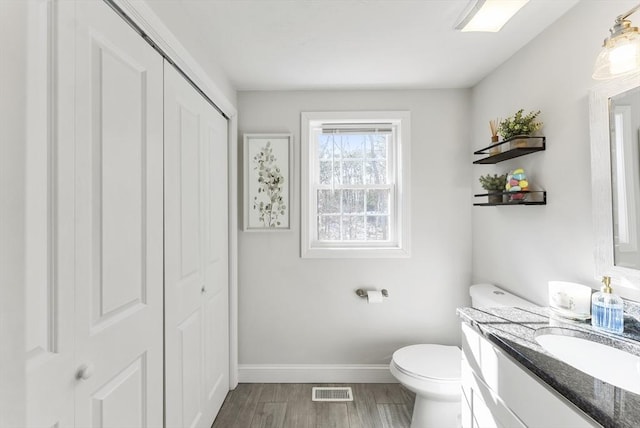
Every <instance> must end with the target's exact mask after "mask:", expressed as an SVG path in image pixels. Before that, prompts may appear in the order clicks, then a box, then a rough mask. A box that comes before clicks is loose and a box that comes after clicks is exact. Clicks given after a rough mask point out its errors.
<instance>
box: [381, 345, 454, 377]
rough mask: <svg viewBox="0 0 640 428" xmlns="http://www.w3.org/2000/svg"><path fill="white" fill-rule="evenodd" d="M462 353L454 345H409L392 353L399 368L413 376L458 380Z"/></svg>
mask: <svg viewBox="0 0 640 428" xmlns="http://www.w3.org/2000/svg"><path fill="white" fill-rule="evenodd" d="M461 361H462V353H461V352H460V349H459V348H458V347H456V346H445V345H433V344H428V345H411V346H407V347H404V348H401V349H398V350H397V351H396V352H394V353H393V362H394V363H395V365H396V367H398V368H399V369H400V370H402V371H404V372H406V373H408V374H411V375H415V376H420V377H426V378H430V379H439V380H460V364H461Z"/></svg>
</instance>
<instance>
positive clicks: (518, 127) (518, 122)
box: [498, 109, 542, 148]
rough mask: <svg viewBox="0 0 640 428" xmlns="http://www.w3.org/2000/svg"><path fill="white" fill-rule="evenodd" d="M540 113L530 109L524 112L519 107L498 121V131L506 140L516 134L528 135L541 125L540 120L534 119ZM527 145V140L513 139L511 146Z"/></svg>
mask: <svg viewBox="0 0 640 428" xmlns="http://www.w3.org/2000/svg"><path fill="white" fill-rule="evenodd" d="M539 114H540V110H538V111H530V112H529V113H527V114H524V109H520V110H518V111H517V112H516V114H514V115H513V116H511V117H508V118H506V119H504V120H503V121H501V122H500V125H499V126H498V133H499V134H500V135H501V136H502V138H503V140H508V139H510V138H514V137H517V136H521V135H522V136H529V135H531V134H533V133H534V132H535V131H537V130H538V129H540V128H541V127H542V122H539V121H536V118H537V117H538V115H539ZM523 145H524V146H525V147H526V145H527V140H526V139H524V140H514V141H512V144H511V148H514V147H522V146H523Z"/></svg>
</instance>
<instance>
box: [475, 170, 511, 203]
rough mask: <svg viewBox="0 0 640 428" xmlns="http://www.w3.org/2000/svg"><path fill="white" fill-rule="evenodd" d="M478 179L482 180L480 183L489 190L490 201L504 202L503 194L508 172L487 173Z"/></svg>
mask: <svg viewBox="0 0 640 428" xmlns="http://www.w3.org/2000/svg"><path fill="white" fill-rule="evenodd" d="M478 180H479V181H480V185H481V186H482V188H483V189H484V190H486V191H487V192H489V195H488V196H489V203H491V204H499V203H501V202H502V195H503V191H504V186H505V182H506V180H507V174H502V175H498V174H493V175H491V174H487V175H484V176H481V177H480V178H479V179H478Z"/></svg>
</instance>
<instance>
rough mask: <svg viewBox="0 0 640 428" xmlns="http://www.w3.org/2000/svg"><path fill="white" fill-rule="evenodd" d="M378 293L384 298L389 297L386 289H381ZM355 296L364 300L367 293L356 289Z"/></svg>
mask: <svg viewBox="0 0 640 428" xmlns="http://www.w3.org/2000/svg"><path fill="white" fill-rule="evenodd" d="M380 292H381V293H382V295H383V296H384V297H389V292H388V291H387V289H386V288H383V289H382V290H380ZM356 294H357V295H358V297H364V298H365V299H366V298H367V291H366V290H363V289H362V288H358V289H357V290H356Z"/></svg>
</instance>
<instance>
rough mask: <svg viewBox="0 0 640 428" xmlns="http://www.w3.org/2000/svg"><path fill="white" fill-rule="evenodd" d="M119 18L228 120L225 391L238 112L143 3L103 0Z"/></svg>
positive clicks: (234, 263) (233, 278)
mask: <svg viewBox="0 0 640 428" xmlns="http://www.w3.org/2000/svg"><path fill="white" fill-rule="evenodd" d="M103 1H105V2H106V3H107V4H109V5H110V6H112V7H113V8H114V9H115V10H116V12H118V13H119V14H120V15H122V16H123V19H125V20H126V21H128V22H129V23H130V24H132V25H134V26H137V27H138V29H137V30H142V31H143V32H144V34H145V38H146V39H150V40H151V41H153V44H154V45H155V46H156V47H157V49H158V50H159V51H160V52H161V53H162V54H163V56H165V57H168V58H169V59H170V60H171V61H172V62H173V63H174V64H175V66H176V67H177V68H179V69H180V70H181V71H182V72H183V73H184V74H185V75H186V76H187V77H188V78H189V79H190V80H191V81H192V83H193V84H194V85H195V86H196V89H198V90H200V91H201V92H203V94H204V95H205V96H207V97H208V98H209V100H211V101H212V103H213V104H214V107H216V108H217V109H218V110H219V111H220V112H221V113H222V114H223V115H224V116H226V117H227V118H228V121H227V123H228V133H227V134H228V141H227V145H228V147H227V148H228V150H227V152H228V170H229V177H228V180H229V186H228V190H229V213H228V214H229V389H235V387H236V386H237V385H238V147H237V141H238V111H237V110H236V108H235V106H234V105H233V103H232V102H231V101H230V100H229V99H228V98H227V97H226V96H225V95H224V93H223V92H222V91H221V90H220V88H219V87H218V86H217V85H216V83H215V82H214V81H212V80H211V78H210V77H209V76H208V75H207V74H206V73H205V71H204V70H203V69H202V67H200V65H199V64H198V63H197V61H196V60H195V59H194V58H193V57H192V56H191V55H190V54H189V53H188V52H187V50H186V49H185V48H184V46H182V44H181V43H180V41H179V40H178V39H177V38H176V37H175V35H174V34H173V33H171V31H170V30H169V29H168V28H167V26H166V25H165V24H164V23H163V22H162V21H161V20H160V18H159V17H158V16H157V15H156V14H155V13H154V12H153V11H152V10H151V9H150V8H149V6H147V4H146V3H144V2H134V1H131V0H103Z"/></svg>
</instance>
